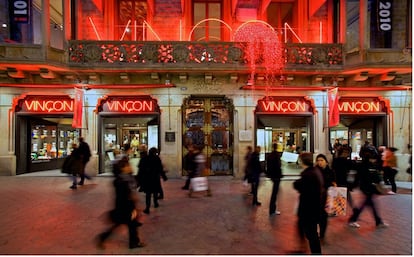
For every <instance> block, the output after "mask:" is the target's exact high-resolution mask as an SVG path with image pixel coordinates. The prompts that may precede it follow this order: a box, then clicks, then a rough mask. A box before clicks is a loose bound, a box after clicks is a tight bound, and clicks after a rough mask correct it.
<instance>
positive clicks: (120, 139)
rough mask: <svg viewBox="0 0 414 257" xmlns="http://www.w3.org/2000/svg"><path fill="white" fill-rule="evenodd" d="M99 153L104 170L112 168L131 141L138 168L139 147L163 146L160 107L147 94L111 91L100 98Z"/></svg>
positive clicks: (98, 110)
mask: <svg viewBox="0 0 414 257" xmlns="http://www.w3.org/2000/svg"><path fill="white" fill-rule="evenodd" d="M96 112H97V114H98V149H99V150H98V151H99V152H98V154H99V156H100V158H99V160H100V161H99V162H100V163H99V170H100V171H101V173H107V172H111V161H112V160H114V159H115V158H116V155H117V154H119V153H121V152H122V150H123V146H124V144H126V143H128V144H130V145H131V148H132V153H131V155H130V161H131V165H132V166H133V167H134V171H135V172H136V166H137V164H138V162H139V149H140V148H146V149H150V148H151V147H156V148H158V149H159V150H161V149H160V143H159V142H160V129H159V128H160V108H159V106H158V103H157V100H155V99H153V98H152V97H150V96H147V95H137V96H125V95H107V96H104V97H102V98H100V99H99V100H98V104H97V108H96Z"/></svg>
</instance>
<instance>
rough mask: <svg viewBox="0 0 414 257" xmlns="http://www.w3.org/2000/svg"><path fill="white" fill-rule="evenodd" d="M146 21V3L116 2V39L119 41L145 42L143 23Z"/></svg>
mask: <svg viewBox="0 0 414 257" xmlns="http://www.w3.org/2000/svg"><path fill="white" fill-rule="evenodd" d="M146 19H147V2H146V1H142V0H120V1H118V19H117V24H116V25H115V27H116V33H115V34H116V35H117V36H116V37H115V38H119V39H120V40H126V41H128V40H132V41H137V40H138V41H142V40H145V30H144V28H145V24H144V23H145V22H146Z"/></svg>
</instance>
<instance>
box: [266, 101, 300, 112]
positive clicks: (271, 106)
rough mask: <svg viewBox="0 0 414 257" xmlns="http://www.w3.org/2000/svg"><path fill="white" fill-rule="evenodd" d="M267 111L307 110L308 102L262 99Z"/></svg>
mask: <svg viewBox="0 0 414 257" xmlns="http://www.w3.org/2000/svg"><path fill="white" fill-rule="evenodd" d="M262 106H263V110H264V111H266V112H275V111H276V112H306V103H304V102H299V101H296V102H295V101H262Z"/></svg>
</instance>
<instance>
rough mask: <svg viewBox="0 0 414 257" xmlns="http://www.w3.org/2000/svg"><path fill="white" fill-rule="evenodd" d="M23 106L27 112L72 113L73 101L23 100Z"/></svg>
mask: <svg viewBox="0 0 414 257" xmlns="http://www.w3.org/2000/svg"><path fill="white" fill-rule="evenodd" d="M23 106H24V107H23V110H26V111H27V112H42V113H44V112H47V113H56V112H59V113H60V112H73V100H25V101H24V103H23Z"/></svg>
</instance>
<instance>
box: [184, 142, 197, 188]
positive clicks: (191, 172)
mask: <svg viewBox="0 0 414 257" xmlns="http://www.w3.org/2000/svg"><path fill="white" fill-rule="evenodd" d="M197 153H198V152H197V147H196V146H194V145H189V146H188V153H187V154H186V155H185V156H184V160H183V165H184V169H185V170H186V171H187V173H188V175H187V179H186V181H185V184H184V186H183V187H182V188H181V189H183V190H189V189H190V182H191V179H192V178H194V177H195V176H196V173H197V170H196V169H197V164H196V163H195V161H194V159H195V156H196V154H197Z"/></svg>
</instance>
